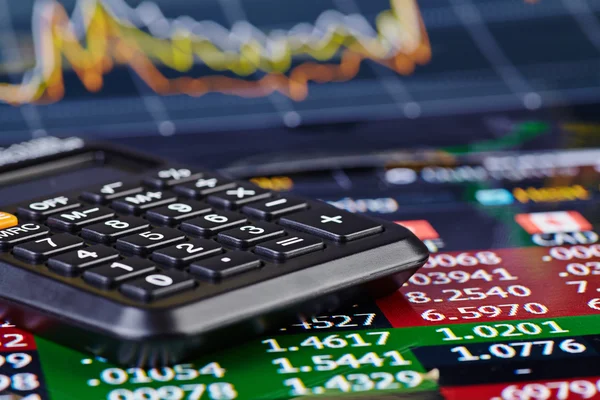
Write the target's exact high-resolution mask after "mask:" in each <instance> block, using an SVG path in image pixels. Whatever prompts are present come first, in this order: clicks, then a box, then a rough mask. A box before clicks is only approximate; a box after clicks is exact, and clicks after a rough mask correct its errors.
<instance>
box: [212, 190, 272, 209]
mask: <svg viewBox="0 0 600 400" xmlns="http://www.w3.org/2000/svg"><path fill="white" fill-rule="evenodd" d="M267 197H271V192H269V191H267V190H264V189H261V188H259V187H258V186H254V185H251V184H247V185H240V186H236V187H234V188H231V189H226V190H223V191H222V192H218V193H215V194H213V195H210V196H208V202H209V203H211V204H214V205H216V206H219V207H223V208H230V209H234V208H238V207H240V206H242V205H244V204H247V203H251V202H253V201H258V200H262V199H265V198H267Z"/></svg>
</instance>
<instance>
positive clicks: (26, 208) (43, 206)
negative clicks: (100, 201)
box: [17, 196, 80, 219]
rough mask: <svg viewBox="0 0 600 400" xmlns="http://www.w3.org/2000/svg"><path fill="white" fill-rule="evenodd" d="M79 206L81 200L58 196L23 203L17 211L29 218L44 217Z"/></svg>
mask: <svg viewBox="0 0 600 400" xmlns="http://www.w3.org/2000/svg"><path fill="white" fill-rule="evenodd" d="M79 206H80V204H79V202H78V201H77V200H75V199H73V198H71V197H65V196H58V197H52V198H49V199H45V200H37V201H34V202H32V203H29V204H26V205H22V206H21V207H19V209H18V211H17V212H18V213H19V215H21V216H25V217H27V218H31V219H42V218H44V217H47V216H48V215H52V214H56V213H59V212H62V211H65V210H70V209H72V208H77V207H79Z"/></svg>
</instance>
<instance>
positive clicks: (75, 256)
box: [48, 244, 119, 275]
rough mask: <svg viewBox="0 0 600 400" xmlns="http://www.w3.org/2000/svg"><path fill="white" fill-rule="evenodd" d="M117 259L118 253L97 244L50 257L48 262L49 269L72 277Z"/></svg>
mask: <svg viewBox="0 0 600 400" xmlns="http://www.w3.org/2000/svg"><path fill="white" fill-rule="evenodd" d="M117 258H119V253H118V252H117V251H116V250H115V249H113V248H112V247H107V246H103V245H101V244H97V245H95V246H90V247H85V248H82V249H79V250H75V251H72V252H69V253H65V254H61V255H59V256H56V257H52V258H51V259H49V260H48V266H49V267H50V269H52V270H54V271H57V272H61V273H63V274H68V275H73V274H76V273H78V272H79V271H83V270H84V269H85V268H89V267H93V266H94V265H98V264H103V263H105V262H109V261H111V260H115V259H117Z"/></svg>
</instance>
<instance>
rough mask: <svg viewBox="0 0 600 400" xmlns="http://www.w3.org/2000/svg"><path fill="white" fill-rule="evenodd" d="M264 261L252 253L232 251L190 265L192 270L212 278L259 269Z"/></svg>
mask: <svg viewBox="0 0 600 400" xmlns="http://www.w3.org/2000/svg"><path fill="white" fill-rule="evenodd" d="M261 265H262V262H261V261H260V260H259V259H258V258H256V256H255V255H253V254H252V253H248V252H246V251H230V252H227V253H225V254H222V255H220V256H218V257H212V258H207V259H205V260H200V261H196V262H195V263H193V264H192V265H191V266H190V272H191V273H192V274H194V275H199V276H201V277H204V278H208V279H211V280H216V279H223V278H227V277H229V276H232V275H237V274H241V273H243V272H247V271H250V270H253V269H258V268H260V266H261Z"/></svg>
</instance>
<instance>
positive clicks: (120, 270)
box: [83, 257, 156, 289]
mask: <svg viewBox="0 0 600 400" xmlns="http://www.w3.org/2000/svg"><path fill="white" fill-rule="evenodd" d="M154 271H156V264H154V263H153V262H152V261H149V260H146V259H144V258H139V257H131V258H125V259H123V260H118V261H113V262H111V263H110V264H106V265H103V266H101V267H97V268H91V269H88V270H85V271H84V272H83V279H84V280H85V281H86V282H87V283H89V284H91V285H94V286H98V287H101V288H103V289H108V288H111V287H114V286H116V285H117V284H119V283H121V282H124V281H126V280H128V279H132V278H137V277H139V276H141V275H145V274H148V273H150V272H154Z"/></svg>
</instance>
